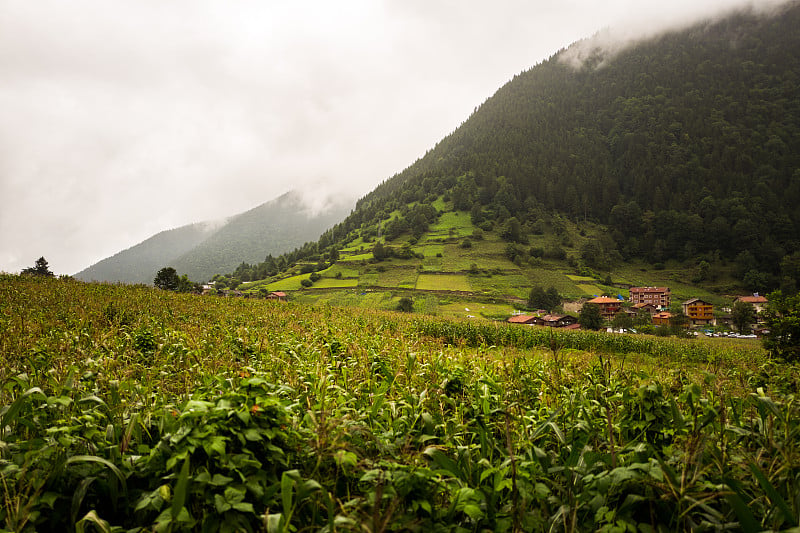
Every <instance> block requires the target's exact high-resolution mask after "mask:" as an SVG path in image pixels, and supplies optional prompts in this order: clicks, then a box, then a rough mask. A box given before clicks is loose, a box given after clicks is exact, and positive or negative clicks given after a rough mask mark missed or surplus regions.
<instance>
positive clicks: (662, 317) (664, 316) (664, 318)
mask: <svg viewBox="0 0 800 533" xmlns="http://www.w3.org/2000/svg"><path fill="white" fill-rule="evenodd" d="M672 317H673V314H672V313H670V312H669V311H662V312H660V313H656V314H654V315H653V324H654V325H656V326H669V321H670V320H671V319H672Z"/></svg>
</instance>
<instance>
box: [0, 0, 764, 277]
mask: <svg viewBox="0 0 800 533" xmlns="http://www.w3.org/2000/svg"><path fill="white" fill-rule="evenodd" d="M765 1H766V0H760V1H759V2H757V4H758V5H763V4H765ZM776 1H777V0H774V1H773V0H770V2H769V3H773V4H774V3H776ZM752 4H753V2H751V1H745V0H701V1H698V0H671V1H669V2H665V1H664V0H527V1H525V0H498V1H494V2H486V1H483V2H479V1H472V0H466V1H465V0H460V1H456V0H447V1H437V0H395V1H389V0H387V1H379V0H365V1H353V0H340V1H336V2H333V1H330V0H328V1H324V0H308V1H304V2H301V1H291V2H290V1H284V0H281V1H278V0H250V1H245V0H235V1H232V0H227V1H221V0H220V1H210V0H209V1H200V0H169V1H165V0H116V1H108V0H74V1H70V2H65V1H63V0H0V271H5V272H19V271H20V270H21V269H22V268H24V267H27V266H33V263H34V262H35V260H36V259H37V258H38V257H40V256H42V255H43V256H45V257H46V258H47V260H48V261H49V263H50V267H51V269H52V270H53V271H55V272H56V273H58V274H62V273H63V274H73V273H75V272H77V271H79V270H81V269H83V268H85V267H87V266H89V265H90V264H92V263H95V262H97V261H99V260H100V259H103V258H105V257H107V256H109V255H112V254H114V253H116V252H118V251H120V250H122V249H125V248H128V247H130V246H133V245H134V244H136V243H138V242H140V241H142V240H144V239H146V238H147V237H149V236H151V235H153V234H154V233H157V232H159V231H161V230H164V229H170V228H174V227H178V226H181V225H184V224H188V223H191V222H199V221H203V220H211V219H218V218H222V217H225V216H228V215H231V214H234V213H237V212H241V211H244V210H247V209H249V208H252V207H255V206H256V205H259V204H261V203H263V202H266V201H268V200H271V199H273V198H275V197H277V196H279V195H280V194H282V193H284V192H286V191H288V190H291V189H297V190H301V191H305V192H306V194H307V195H308V197H309V198H310V199H311V200H315V201H316V202H317V203H319V200H318V199H319V198H322V197H323V196H324V194H326V193H347V194H349V195H351V196H353V197H356V196H362V195H364V194H365V193H367V192H368V191H370V190H371V189H372V188H374V187H375V186H376V185H377V184H378V183H380V182H381V181H382V180H384V179H386V178H389V177H391V176H392V175H393V174H395V173H397V172H399V171H401V170H402V169H403V168H405V167H407V166H408V165H410V164H411V163H413V162H414V160H416V159H417V158H418V157H420V156H422V155H423V154H424V153H425V151H426V150H427V149H429V148H432V147H433V146H434V145H435V143H436V142H437V141H438V140H440V139H441V138H442V137H443V136H445V135H447V134H448V133H450V132H451V131H453V130H454V129H455V128H456V127H458V125H459V124H460V123H461V122H462V121H463V120H464V119H466V118H467V117H468V116H469V114H470V113H471V112H472V111H473V109H474V108H475V107H476V106H478V105H480V104H481V103H482V102H483V101H484V100H486V98H488V97H489V96H491V95H492V94H493V93H494V92H495V91H496V90H497V89H498V88H499V87H500V86H502V85H503V84H504V83H505V82H506V81H508V80H509V79H511V78H512V77H513V76H514V75H515V74H517V73H519V72H521V71H523V70H527V69H529V68H531V67H532V66H534V65H535V64H537V63H539V62H541V61H542V60H544V59H546V58H548V57H549V56H551V55H552V54H554V53H555V52H557V51H558V50H559V49H561V48H564V47H566V46H568V45H569V44H570V43H572V42H574V41H576V40H579V39H581V38H583V37H588V36H590V35H592V34H593V33H595V32H597V31H598V30H601V29H610V30H611V31H622V32H625V33H626V34H627V36H629V37H630V36H636V35H640V34H642V33H652V32H654V31H657V30H658V29H659V28H661V27H664V26H665V25H669V26H672V27H674V26H676V25H679V24H682V23H686V22H687V21H689V20H691V19H695V18H698V17H708V16H711V15H713V14H715V13H719V12H720V11H725V10H729V9H731V8H734V7H740V6H743V5H752Z"/></svg>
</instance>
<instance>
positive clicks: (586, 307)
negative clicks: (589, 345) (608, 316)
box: [578, 303, 605, 330]
mask: <svg viewBox="0 0 800 533" xmlns="http://www.w3.org/2000/svg"><path fill="white" fill-rule="evenodd" d="M604 322H605V321H604V320H603V316H602V315H601V314H600V307H599V306H598V305H596V304H590V303H586V304H583V307H581V311H580V314H578V323H579V324H580V325H581V328H584V329H594V330H597V329H600V328H602V327H603V323H604Z"/></svg>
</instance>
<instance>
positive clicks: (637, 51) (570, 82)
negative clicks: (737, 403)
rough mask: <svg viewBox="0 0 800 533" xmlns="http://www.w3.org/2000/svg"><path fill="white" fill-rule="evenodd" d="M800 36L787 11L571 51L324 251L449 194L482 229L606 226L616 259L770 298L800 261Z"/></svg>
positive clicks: (383, 195)
mask: <svg viewBox="0 0 800 533" xmlns="http://www.w3.org/2000/svg"><path fill="white" fill-rule="evenodd" d="M798 27H800V3H798V2H791V3H789V4H786V5H785V6H784V7H783V8H782V9H781V10H780V12H779V13H775V14H773V15H772V16H762V15H756V14H753V13H749V12H742V13H737V14H734V15H732V16H730V17H728V18H725V19H724V20H721V21H715V22H705V23H702V24H698V25H695V26H693V27H691V28H689V29H686V30H684V31H680V32H673V33H669V34H665V35H662V36H660V37H658V38H655V39H652V40H649V41H645V42H640V43H638V44H636V45H633V46H630V47H628V48H626V49H624V50H622V51H621V52H618V53H616V54H610V53H606V52H605V51H604V50H603V49H602V47H600V46H596V44H597V43H598V42H599V40H598V41H593V40H592V39H589V40H586V41H583V42H579V43H576V44H574V45H573V46H571V47H570V48H568V49H566V50H562V51H561V52H559V53H557V54H555V55H554V56H553V57H551V58H550V59H549V60H547V61H545V62H543V63H541V64H539V65H537V66H535V67H534V68H532V69H530V70H528V71H526V72H523V73H521V74H519V75H518V76H515V78H514V79H513V80H511V81H510V82H508V83H507V84H506V85H505V86H503V87H502V88H501V89H500V90H498V91H497V93H496V94H495V95H494V96H492V97H491V98H489V99H488V100H487V101H486V102H485V103H484V104H483V105H481V106H480V107H479V108H478V109H477V110H476V112H474V113H473V114H472V116H470V117H469V119H468V120H466V121H465V122H464V123H463V124H462V126H461V127H459V128H458V129H457V130H455V131H454V132H453V133H452V134H451V135H449V136H447V137H446V138H445V139H443V140H442V141H441V142H440V143H438V144H437V146H436V147H435V148H434V149H432V150H430V151H429V152H428V153H427V154H425V156H424V157H422V158H421V159H420V160H418V161H417V162H416V163H414V164H413V165H412V166H410V167H409V168H407V169H406V170H404V171H403V172H402V173H400V174H398V175H396V176H395V177H393V178H392V179H389V180H387V181H386V182H384V183H382V184H381V185H380V186H378V187H377V188H376V189H375V190H374V191H373V192H372V193H370V194H369V195H367V196H366V197H365V198H363V199H361V200H360V201H359V203H358V204H357V209H356V210H355V211H354V213H353V214H352V215H351V216H350V217H349V218H348V219H346V220H345V221H344V222H343V223H342V224H340V225H339V226H337V227H336V228H333V229H332V230H331V231H329V232H327V233H326V234H325V235H323V237H322V238H321V239H320V241H319V243H318V247H317V248H318V250H319V251H322V250H323V249H324V248H325V247H327V246H329V245H330V244H331V243H334V242H337V241H338V240H340V239H342V238H343V237H344V236H346V235H347V234H348V233H349V232H351V231H353V230H355V229H357V228H359V227H361V225H362V224H376V223H378V222H379V221H381V220H385V219H386V218H387V216H388V214H389V213H391V212H392V211H393V210H396V209H399V208H400V207H401V206H402V205H406V204H409V203H411V202H423V203H425V202H429V201H430V200H431V198H435V197H436V195H439V194H446V197H447V199H448V200H450V201H452V206H453V208H455V209H458V210H472V212H473V215H474V219H476V220H478V221H480V220H490V221H494V222H495V223H503V222H504V221H505V220H507V219H508V218H510V217H516V218H517V219H519V220H520V221H521V223H522V224H523V226H524V225H525V224H528V225H530V224H535V223H536V220H537V219H538V218H539V217H540V214H541V213H542V212H558V213H561V214H564V215H567V216H568V217H570V218H573V219H576V220H577V219H589V220H593V221H595V222H599V223H603V224H607V225H609V226H610V229H611V231H612V232H613V236H614V241H615V242H616V245H617V246H618V251H619V252H620V253H621V255H622V257H623V258H643V259H646V260H648V261H651V262H658V261H663V260H668V259H679V260H683V259H687V258H692V257H698V256H700V255H703V254H705V256H706V257H708V258H709V259H710V260H725V259H734V258H736V259H737V260H738V261H739V262H741V263H742V264H743V267H742V268H743V270H744V272H746V273H751V274H752V275H753V276H761V277H762V281H763V282H764V283H763V284H770V285H773V286H775V285H777V283H778V282H779V278H780V276H781V271H780V268H781V267H780V265H781V261H782V259H783V258H784V257H785V256H787V255H788V254H790V253H792V252H793V251H796V250H798V249H800V242H798V234H800V233H799V232H800V209H798V205H800V54H798V51H800V32H798V31H797V28H798ZM579 55H582V56H583V57H586V58H587V59H586V60H585V61H583V62H576V57H577V56H579ZM523 230H524V227H523Z"/></svg>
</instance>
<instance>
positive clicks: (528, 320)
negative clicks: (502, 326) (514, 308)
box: [508, 315, 539, 325]
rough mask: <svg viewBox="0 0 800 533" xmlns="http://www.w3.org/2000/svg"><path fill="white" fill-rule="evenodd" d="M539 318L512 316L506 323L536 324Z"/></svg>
mask: <svg viewBox="0 0 800 533" xmlns="http://www.w3.org/2000/svg"><path fill="white" fill-rule="evenodd" d="M538 319H539V317H537V316H534V315H514V316H512V317H511V318H509V319H508V322H509V323H511V324H528V325H532V324H536V321H537V320H538Z"/></svg>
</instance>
